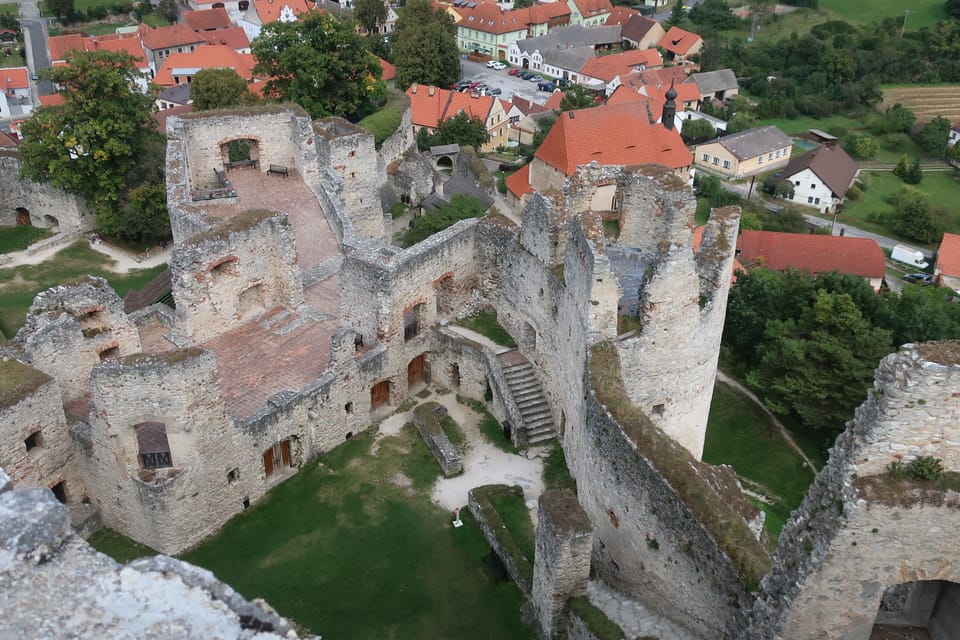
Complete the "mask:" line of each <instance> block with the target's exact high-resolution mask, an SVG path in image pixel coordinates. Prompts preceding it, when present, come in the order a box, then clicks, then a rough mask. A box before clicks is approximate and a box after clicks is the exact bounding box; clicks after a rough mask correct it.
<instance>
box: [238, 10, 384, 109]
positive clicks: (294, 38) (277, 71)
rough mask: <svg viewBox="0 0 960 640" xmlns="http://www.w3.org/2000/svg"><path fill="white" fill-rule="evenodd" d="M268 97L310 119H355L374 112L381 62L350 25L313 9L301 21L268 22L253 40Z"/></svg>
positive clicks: (381, 91)
mask: <svg viewBox="0 0 960 640" xmlns="http://www.w3.org/2000/svg"><path fill="white" fill-rule="evenodd" d="M252 49H253V55H254V57H255V58H256V60H257V65H256V67H255V71H256V73H259V74H261V75H263V76H266V77H269V78H270V79H269V80H268V81H267V83H266V86H265V91H264V93H265V94H266V95H271V96H278V97H279V98H281V99H283V100H288V101H290V102H295V103H297V104H299V105H300V106H301V107H303V108H304V109H306V111H307V113H309V114H310V116H311V117H313V118H324V117H327V116H342V117H345V118H353V119H359V118H361V117H363V116H364V115H366V114H368V113H371V112H373V111H374V110H375V108H376V105H377V104H378V103H379V102H380V101H381V100H382V99H383V96H384V94H385V90H386V87H385V85H384V83H383V82H382V81H381V80H380V75H381V72H382V70H381V68H380V62H379V61H378V60H377V59H376V57H375V56H374V55H373V54H372V53H370V52H369V51H368V50H367V48H366V46H365V45H364V42H363V38H361V37H360V36H359V35H358V34H357V32H356V30H355V29H354V28H353V25H352V23H350V22H344V21H341V20H339V19H338V18H336V17H334V16H333V15H332V14H330V13H319V12H316V11H312V12H310V13H308V14H307V15H306V16H304V17H302V18H301V20H300V21H299V22H280V21H276V22H271V23H269V24H267V25H265V26H264V27H263V31H261V32H260V36H259V37H258V38H257V39H255V40H254V41H253V46H252Z"/></svg>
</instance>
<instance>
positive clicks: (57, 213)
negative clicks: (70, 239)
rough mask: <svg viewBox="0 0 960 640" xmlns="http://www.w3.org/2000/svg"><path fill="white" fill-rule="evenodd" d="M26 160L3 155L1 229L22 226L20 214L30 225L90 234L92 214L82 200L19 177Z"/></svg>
mask: <svg viewBox="0 0 960 640" xmlns="http://www.w3.org/2000/svg"><path fill="white" fill-rule="evenodd" d="M22 164H23V158H22V157H21V156H20V154H19V153H16V152H0V202H2V203H3V207H2V208H0V227H12V226H14V225H16V224H19V223H18V221H17V213H18V210H20V212H23V211H26V213H27V214H28V215H29V217H30V224H31V225H33V226H34V227H41V228H44V229H49V228H51V227H58V228H59V232H60V233H61V234H64V235H74V234H79V233H83V232H85V231H90V230H91V229H93V227H94V220H93V212H92V211H91V210H90V207H88V206H87V204H86V202H85V201H84V200H83V199H82V198H80V197H79V196H76V195H73V194H70V193H67V192H66V191H62V190H60V189H57V188H56V187H54V186H52V185H49V184H44V183H40V182H34V181H33V180H30V179H29V178H21V177H20V169H21V166H22Z"/></svg>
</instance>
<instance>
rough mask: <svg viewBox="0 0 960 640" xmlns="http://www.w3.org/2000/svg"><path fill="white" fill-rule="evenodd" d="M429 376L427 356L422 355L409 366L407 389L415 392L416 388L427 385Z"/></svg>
mask: <svg viewBox="0 0 960 640" xmlns="http://www.w3.org/2000/svg"><path fill="white" fill-rule="evenodd" d="M427 382H429V380H428V376H427V354H425V353H421V354H420V355H418V356H417V357H416V358H414V359H413V360H411V361H410V364H408V365H407V389H409V390H411V391H412V390H413V389H415V388H416V387H420V386H423V385H425V384H426V383H427Z"/></svg>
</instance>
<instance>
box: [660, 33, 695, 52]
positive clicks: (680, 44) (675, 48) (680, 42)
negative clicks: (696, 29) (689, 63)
mask: <svg viewBox="0 0 960 640" xmlns="http://www.w3.org/2000/svg"><path fill="white" fill-rule="evenodd" d="M700 40H702V38H700V36H698V35H697V34H695V33H692V32H690V31H684V30H683V29H681V28H680V27H670V30H669V31H667V32H666V33H665V34H664V35H663V37H662V38H660V42H658V43H657V46H659V47H661V48H663V49H666V50H667V51H669V52H670V53H672V54H674V55H678V56H685V55H687V52H688V51H690V49H691V48H692V47H693V46H694V45H695V44H697V42H699V41H700Z"/></svg>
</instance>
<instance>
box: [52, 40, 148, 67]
mask: <svg viewBox="0 0 960 640" xmlns="http://www.w3.org/2000/svg"><path fill="white" fill-rule="evenodd" d="M48 42H49V46H50V59H51V60H53V61H54V66H62V65H58V64H56V63H57V62H58V61H61V60H65V59H66V56H67V53H68V52H70V51H80V52H87V51H98V50H104V51H124V52H126V53H129V54H130V55H132V56H133V57H134V59H135V60H136V61H137V62H138V63H140V66H139V68H140V69H146V68H147V67H148V66H149V65H148V63H147V56H146V54H145V53H144V51H143V46H142V45H141V44H140V38H139V37H138V35H137V34H136V33H125V34H121V35H115V34H107V35H102V36H90V37H87V38H85V37H83V36H82V35H80V34H76V33H75V34H70V35H65V36H50V38H49V40H48Z"/></svg>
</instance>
